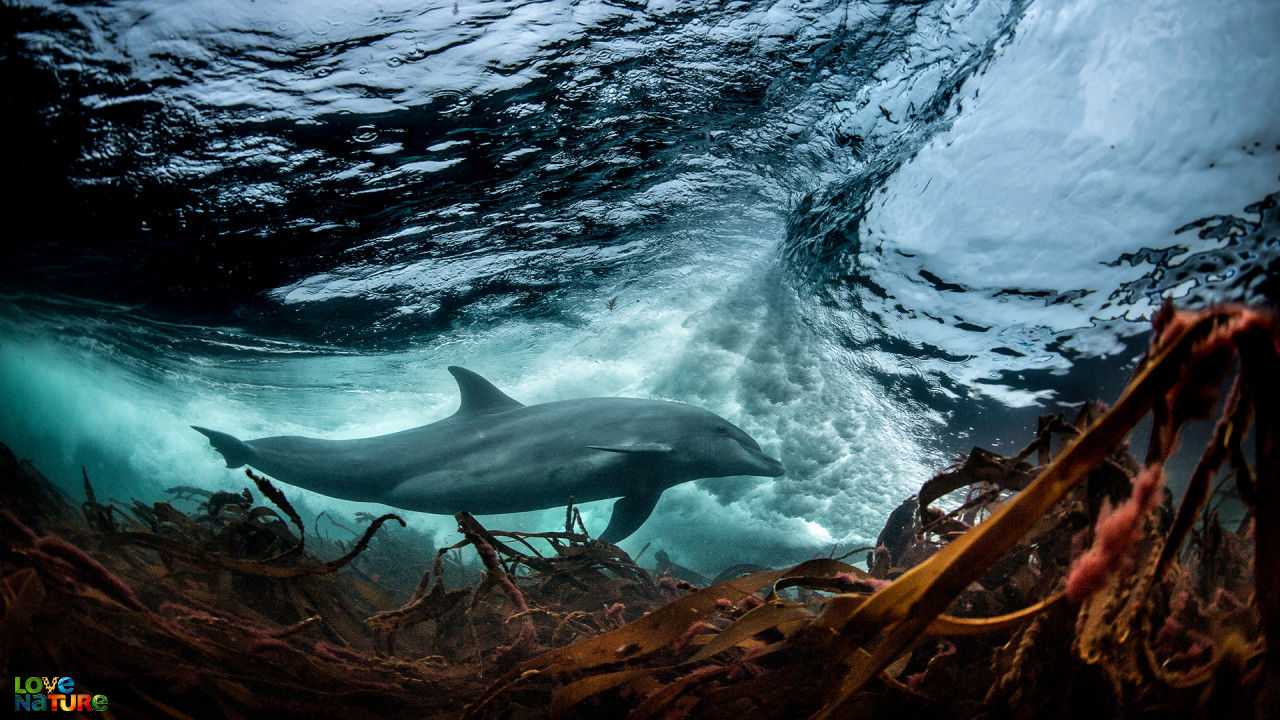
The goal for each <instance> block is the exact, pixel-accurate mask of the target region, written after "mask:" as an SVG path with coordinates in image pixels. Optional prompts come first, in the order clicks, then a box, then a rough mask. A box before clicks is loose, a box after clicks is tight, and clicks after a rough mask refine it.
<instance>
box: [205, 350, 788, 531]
mask: <svg viewBox="0 0 1280 720" xmlns="http://www.w3.org/2000/svg"><path fill="white" fill-rule="evenodd" d="M449 372H450V373H452V374H453V377H454V379H455V380H457V381H458V391H459V393H460V394H461V396H462V402H461V406H460V407H459V408H458V411H457V412H455V413H454V414H453V415H450V416H449V417H447V418H445V419H443V420H439V421H437V422H434V423H431V424H430V425H423V426H422V427H417V428H413V429H411V430H403V431H401V432H396V433H391V434H390V435H379V436H377V437H370V438H359V439H355V440H322V439H318V438H308V437H298V436H281V437H267V438H258V439H256V440H245V441H242V440H238V439H236V438H234V437H232V436H231V435H228V434H226V433H222V432H218V431H216V430H209V429H208V428H202V427H196V426H194V425H193V426H192V427H194V428H195V429H196V430H199V431H200V432H202V433H204V434H205V435H206V436H207V437H208V438H209V444H211V445H212V446H213V447H214V448H215V449H217V451H218V452H220V453H222V456H223V457H224V458H226V461H227V467H231V468H235V467H240V466H242V465H251V466H253V467H255V468H257V469H258V470H259V471H261V472H264V473H266V474H267V475H271V476H272V477H275V478H278V479H279V480H283V481H284V482H287V483H290V484H292V485H297V486H298V487H302V488H306V489H308V490H314V491H316V492H318V493H322V494H325V495H329V496H332V497H336V498H341V499H343V500H355V501H358V502H377V503H383V504H386V505H391V506H393V507H398V508H403V509H405V510H418V511H421V512H428V513H442V514H444V513H456V512H459V511H462V510H465V511H467V512H471V513H476V514H481V515H483V514H488V513H506V512H520V511H524V510H540V509H543V508H549V507H555V506H557V505H564V504H565V503H567V502H568V501H569V499H570V498H573V499H574V500H575V501H579V502H590V501H592V500H604V499H607V498H615V497H616V498H620V499H619V500H618V502H616V503H614V506H613V516H612V517H611V518H610V519H609V526H608V527H607V528H605V531H604V533H603V534H602V535H601V536H600V539H601V540H603V541H605V542H609V543H616V542H618V541H620V540H622V539H623V538H625V537H627V536H628V535H630V534H631V533H633V532H635V530H636V529H637V528H639V527H640V525H641V524H642V523H643V522H644V521H645V519H646V518H648V517H649V514H650V513H652V512H653V507H654V505H656V504H657V502H658V497H659V496H660V495H662V491H663V490H666V489H667V488H669V487H672V486H673V485H678V484H680V483H683V482H688V481H689V480H696V479H698V478H712V477H725V476H728V475H763V476H767V477H778V476H780V475H782V474H783V473H784V472H785V471H784V470H783V468H782V463H780V462H778V461H777V460H774V459H773V458H771V457H769V456H768V455H765V454H764V452H763V451H761V449H760V445H759V444H758V443H756V441H755V440H753V439H752V438H751V436H750V435H748V434H746V433H745V432H743V431H742V430H740V429H739V428H737V427H736V426H734V425H733V424H732V423H730V422H729V421H728V420H725V419H724V418H722V417H720V416H719V415H716V414H715V413H712V412H711V411H709V410H704V409H703V408H700V407H695V406H693V405H686V404H684V403H678V402H669V401H666V400H642V399H638V398H610V397H602V398H585V399H580V400H559V401H556V402H549V403H542V404H539V405H523V404H521V403H519V402H516V401H515V400H512V399H511V398H510V397H508V396H507V395H506V394H505V393H503V392H502V391H501V390H499V389H498V388H496V387H494V386H493V384H492V383H490V382H489V381H488V380H485V379H484V378H482V377H480V376H479V375H477V374H476V373H473V372H471V371H470V370H467V369H465V368H460V367H450V368H449Z"/></svg>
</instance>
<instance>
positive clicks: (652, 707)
mask: <svg viewBox="0 0 1280 720" xmlns="http://www.w3.org/2000/svg"><path fill="white" fill-rule="evenodd" d="M1277 337H1278V333H1277V322H1276V319H1275V316H1274V315H1271V314H1267V313H1262V312H1259V311H1256V310H1250V309H1247V308H1242V307H1235V306H1223V307H1215V308H1211V309H1209V310H1206V311H1201V312H1191V313H1181V312H1177V311H1175V310H1174V309H1173V308H1172V307H1166V308H1164V309H1162V310H1161V312H1160V313H1159V314H1158V315H1157V318H1156V321H1155V331H1154V333H1153V336H1152V341H1151V346H1150V348H1149V350H1148V352H1147V354H1146V356H1145V357H1144V359H1143V360H1142V362H1141V363H1140V364H1139V366H1138V368H1137V370H1136V371H1135V373H1134V375H1133V377H1132V378H1131V380H1130V382H1129V384H1128V385H1127V386H1126V388H1125V389H1124V391H1123V393H1122V394H1121V396H1120V397H1119V398H1118V399H1117V400H1116V402H1115V403H1114V404H1113V405H1112V406H1111V407H1110V408H1104V407H1102V406H1100V405H1094V404H1089V405H1086V406H1084V407H1083V408H1081V410H1080V412H1079V413H1078V414H1077V415H1076V416H1075V417H1074V418H1071V419H1068V418H1066V417H1063V416H1061V415H1052V416H1046V417H1043V418H1041V420H1040V423H1039V427H1038V428H1037V430H1036V433H1035V434H1034V436H1033V437H1032V438H1031V440H1030V441H1029V442H1028V444H1027V445H1026V446H1025V447H1024V448H1022V449H1021V450H1020V451H1019V452H1017V453H1015V454H1014V455H1012V456H1007V457H1006V456H1003V455H1000V454H997V453H995V452H992V451H990V450H987V449H983V448H974V449H973V450H972V451H971V452H969V453H967V454H966V455H965V456H963V457H961V458H958V459H957V461H956V462H955V463H953V464H952V465H951V466H950V467H947V468H945V469H943V470H942V471H941V472H939V473H938V474H937V475H935V476H934V477H932V478H929V479H927V480H926V481H925V482H923V483H922V485H921V487H920V490H919V492H918V493H917V494H916V495H914V496H912V497H910V498H907V499H906V500H905V501H904V502H903V503H902V505H901V506H900V507H899V508H898V509H897V510H895V511H894V512H893V513H892V514H891V515H890V516H889V518H888V519H887V521H886V523H885V527H884V530H883V531H882V532H881V533H880V535H879V537H878V539H877V543H876V547H874V548H871V549H870V552H869V553H868V554H867V568H866V569H865V570H864V569H862V568H859V567H857V566H855V565H852V564H849V563H848V562H846V561H845V558H847V557H848V556H850V555H852V554H854V553H858V554H861V553H862V552H865V551H867V550H868V549H867V548H861V549H858V550H854V551H851V552H848V553H845V555H843V556H841V557H839V558H837V557H834V555H835V554H836V550H835V549H833V550H832V551H831V555H832V556H833V557H823V558H815V559H812V560H808V561H805V562H803V563H800V564H798V565H796V566H794V567H791V568H784V569H766V568H761V567H759V566H753V565H750V564H742V565H735V566H733V567H731V568H726V569H725V570H724V571H723V572H721V573H720V574H719V575H717V576H716V577H715V579H714V580H708V579H707V576H704V575H701V574H699V573H697V572H695V571H693V570H691V569H689V568H683V567H681V566H679V565H676V564H675V563H673V562H671V559H670V557H669V556H668V555H667V554H666V553H665V552H663V551H656V552H655V553H654V557H655V559H656V560H657V562H658V567H657V568H654V569H653V571H650V570H647V569H645V568H642V567H641V566H640V565H639V564H638V563H637V562H636V560H635V559H634V558H632V557H629V556H628V555H627V554H626V553H624V552H623V551H622V550H620V549H619V548H617V547H615V546H613V545H609V544H605V543H601V542H598V541H596V540H594V539H592V538H591V537H589V536H588V534H587V533H586V531H585V529H584V528H583V526H582V522H581V518H580V516H579V515H578V512H577V509H576V507H575V506H574V505H573V503H572V502H570V503H569V505H568V506H567V507H566V511H565V522H564V527H563V529H557V530H554V531H550V532H541V533H527V532H511V531H502V530H495V529H491V528H488V527H486V526H485V525H484V524H482V523H481V522H479V521H478V520H477V519H476V518H474V517H472V516H471V515H469V514H467V513H458V514H457V515H456V516H455V519H456V520H457V523H458V538H459V539H458V540H457V541H456V542H454V543H453V544H452V545H447V546H444V547H439V548H436V547H434V543H433V542H432V543H428V544H426V545H423V544H415V543H414V542H411V541H409V540H407V539H406V538H409V537H411V536H410V535H407V534H404V533H406V532H407V531H404V530H396V529H395V528H394V523H395V521H398V523H399V525H400V526H402V527H403V524H404V523H403V520H401V519H400V518H399V517H398V516H396V515H391V514H388V515H383V516H380V517H374V516H372V515H368V514H365V513H358V514H356V515H354V516H353V517H352V518H351V519H350V520H347V519H346V518H343V519H341V520H340V519H339V518H337V517H334V516H332V515H329V516H328V519H329V520H330V522H331V524H332V525H333V526H334V527H337V528H341V529H344V530H347V532H348V533H349V534H350V535H351V536H352V537H351V538H350V539H349V540H343V541H337V540H331V539H328V538H325V537H324V536H322V535H321V533H320V532H319V518H316V522H315V524H314V525H313V532H312V533H311V534H310V535H308V534H307V533H306V532H305V525H304V523H303V522H302V518H301V516H300V515H299V514H298V513H297V512H296V511H295V510H294V509H293V507H292V506H291V505H290V503H289V501H288V498H287V497H286V494H285V493H284V492H282V491H280V490H279V489H278V488H276V487H275V486H274V485H273V484H272V483H271V482H270V481H269V480H267V479H266V478H263V477H261V476H257V475H254V474H252V473H250V474H249V477H250V478H251V479H252V481H253V482H254V484H255V485H256V486H257V488H258V490H259V492H260V493H261V495H262V497H263V498H265V501H266V502H268V503H270V505H260V506H259V505H255V504H254V499H253V495H252V494H251V493H250V492H249V490H247V489H246V490H245V491H244V492H242V493H212V492H209V491H203V490H200V489H198V488H192V487H189V486H176V487H174V488H171V489H170V492H169V494H170V495H171V496H172V500H173V501H174V502H179V501H181V502H187V503H192V504H193V505H194V508H193V509H192V510H191V511H189V512H184V511H181V510H179V509H177V508H175V507H174V505H172V504H170V503H169V502H151V503H149V504H148V503H144V502H141V501H138V500H133V501H132V502H131V503H130V504H129V505H128V506H125V505H123V504H121V503H116V502H102V501H100V500H99V499H98V498H97V495H96V494H95V493H94V490H93V486H92V483H91V482H90V479H89V477H88V475H87V473H84V472H83V471H82V476H83V484H84V490H85V498H86V499H85V501H84V502H83V503H81V504H80V508H79V511H78V512H77V511H76V510H75V509H74V505H73V503H71V502H70V501H69V500H68V499H66V498H65V497H63V496H62V495H61V494H60V493H58V492H57V491H56V490H54V489H53V487H52V485H50V484H49V483H48V482H47V481H46V480H44V479H43V478H42V477H41V476H40V475H39V474H38V473H36V472H35V471H34V468H31V467H30V466H29V465H24V464H22V463H19V462H18V461H17V460H16V458H14V457H13V456H12V454H11V453H10V452H9V451H8V450H7V448H5V449H3V450H2V451H0V471H2V472H3V474H4V477H5V483H6V488H9V489H10V491H9V492H7V493H6V494H5V497H4V498H3V506H4V508H3V511H0V618H2V622H0V662H2V663H3V668H0V669H3V670H4V671H5V672H10V671H13V672H14V673H19V674H21V673H23V672H28V669H30V672H36V671H37V669H39V670H40V671H44V669H45V668H57V669H58V670H59V671H60V672H63V673H67V674H72V675H75V676H76V678H77V682H78V683H83V684H84V685H85V687H86V689H88V690H89V691H92V692H102V693H105V694H108V695H109V696H110V697H111V708H112V713H113V715H120V716H129V715H143V716H168V717H175V718H188V717H259V716H267V715H272V714H280V713H284V714H285V715H289V716H294V715H324V716H343V717H375V716H377V717H409V716H413V717H422V716H426V717H445V716H448V717H458V716H462V717H468V718H477V719H479V718H525V717H565V718H576V717H592V718H597V717H599V718H610V717H617V718H631V719H632V720H635V719H640V718H657V717H664V718H667V717H670V718H675V717H688V718H709V719H711V718H729V717H733V718H737V717H740V716H742V715H744V714H745V715H754V716H762V717H777V718H813V719H822V718H830V717H845V716H854V715H857V716H859V717H863V716H865V717H873V718H874V717H889V716H893V717H895V718H898V717H901V716H903V715H904V714H905V715H907V716H919V717H925V716H927V717H929V718H947V717H988V718H1026V717H1074V716H1078V715H1081V714H1084V713H1092V714H1102V715H1116V716H1118V715H1126V716H1127V715H1148V714H1156V713H1159V714H1161V715H1162V716H1172V717H1198V716H1206V715H1220V716H1223V717H1262V716H1274V715H1276V714H1277V710H1280V694H1278V693H1277V687H1280V685H1278V684H1277V682H1276V680H1277V662H1278V661H1277V658H1276V655H1275V653H1272V652H1269V648H1272V647H1275V646H1276V644H1277V643H1280V585H1277V584H1275V583H1270V582H1257V581H1256V579H1258V578H1268V577H1274V576H1275V573H1276V572H1277V570H1280V567H1277V565H1278V563H1280V497H1277V496H1276V495H1277V493H1280V478H1277V477H1276V472H1277V470H1276V468H1277V462H1278V461H1280V458H1278V457H1277V452H1278V449H1277V446H1278V444H1280V443H1278V442H1277V439H1278V438H1280V428H1277V426H1276V408H1277V407H1280V404H1278V401H1280V391H1278V389H1277V384H1276V380H1275V378H1274V372H1275V369H1276V368H1277V367H1280V345H1278V340H1277ZM1224 388H1225V392H1224ZM1220 394H1222V398H1219V395H1220ZM1215 413H1216V422H1215V424H1214V425H1213V433H1212V437H1211V439H1210V441H1209V443H1208V445H1207V447H1206V448H1205V449H1204V450H1203V452H1202V453H1201V454H1200V456H1199V460H1198V462H1196V463H1195V465H1194V469H1193V470H1191V473H1190V477H1189V479H1188V482H1187V483H1186V487H1187V490H1186V492H1185V495H1184V497H1183V498H1182V499H1181V501H1180V502H1179V503H1178V506H1177V509H1176V510H1175V509H1174V508H1173V506H1172V504H1171V498H1170V497H1169V494H1168V492H1167V490H1166V489H1165V485H1166V481H1167V480H1169V479H1170V478H1169V476H1170V475H1171V474H1172V473H1173V472H1174V470H1172V469H1171V468H1173V467H1175V465H1173V464H1171V463H1170V462H1169V460H1170V459H1171V458H1172V457H1174V455H1175V453H1176V452H1177V451H1178V447H1179V445H1180V442H1179V440H1180V437H1181V431H1182V428H1183V427H1184V426H1185V425H1186V424H1187V423H1188V422H1190V421H1192V420H1194V419H1197V418H1206V417H1213V416H1215ZM1147 416H1150V417H1151V419H1152V421H1151V429H1150V439H1149V441H1148V442H1147V445H1146V448H1145V452H1144V453H1143V457H1142V460H1141V461H1139V460H1138V459H1136V458H1134V457H1133V456H1132V455H1131V446H1130V444H1129V435H1130V433H1131V432H1133V430H1134V428H1135V427H1136V426H1137V425H1138V423H1139V422H1140V421H1141V420H1143V419H1144V417H1147ZM1250 443H1251V444H1250ZM0 447H2V446H0ZM1231 504H1235V505H1238V506H1239V508H1240V510H1239V512H1242V513H1243V517H1242V518H1239V519H1238V520H1234V519H1233V520H1231V521H1230V522H1229V523H1225V524H1224V517H1228V515H1229V513H1228V506H1229V505H1231ZM1224 513H1225V514H1224ZM388 523H392V524H391V525H388ZM348 524H349V525H350V526H351V527H348ZM389 532H391V533H392V534H391V535H388V533H389ZM394 533H402V534H401V535H399V536H396V535H395V534H394ZM646 549H647V548H646ZM642 553H643V551H642ZM317 554H320V555H325V556H331V557H333V559H330V560H322V559H320V558H319V557H316V555H317Z"/></svg>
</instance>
